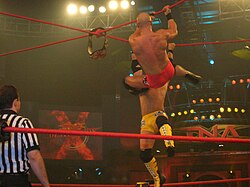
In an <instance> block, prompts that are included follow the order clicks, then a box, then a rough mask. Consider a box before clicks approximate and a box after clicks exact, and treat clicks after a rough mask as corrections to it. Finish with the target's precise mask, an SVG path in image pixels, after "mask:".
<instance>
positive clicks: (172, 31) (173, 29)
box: [160, 5, 178, 40]
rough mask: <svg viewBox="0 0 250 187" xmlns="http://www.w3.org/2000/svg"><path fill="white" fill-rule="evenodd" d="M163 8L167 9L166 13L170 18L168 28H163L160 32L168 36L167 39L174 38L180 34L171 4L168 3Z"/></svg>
mask: <svg viewBox="0 0 250 187" xmlns="http://www.w3.org/2000/svg"><path fill="white" fill-rule="evenodd" d="M163 10H164V11H165V12H164V14H165V16H166V17H167V19H168V29H161V30H160V32H161V34H163V35H165V36H166V37H167V40H168V39H173V38H174V37H176V36H177V35H178V30H177V24H176V22H175V21H174V19H173V18H172V15H171V10H170V9H169V6H168V5H167V6H165V7H164V8H163Z"/></svg>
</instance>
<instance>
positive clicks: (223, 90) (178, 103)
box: [165, 74, 250, 124]
mask: <svg viewBox="0 0 250 187" xmlns="http://www.w3.org/2000/svg"><path fill="white" fill-rule="evenodd" d="M249 77H250V74H245V75H236V76H230V77H228V78H226V79H224V80H223V82H213V81H203V82H201V83H200V84H199V85H196V86H194V85H192V84H190V83H188V82H187V83H182V86H181V89H180V90H169V91H168V92H167V95H166V96H167V98H168V99H167V100H168V104H167V103H166V107H165V110H166V111H168V112H169V113H170V114H171V113H175V118H173V120H176V121H175V123H197V122H202V123H209V122H211V123H214V122H232V121H237V122H241V123H248V124H249V122H250V117H249V116H250V115H249V114H250V111H249V109H250V101H249V97H250V95H249V89H250V83H249V82H246V80H247V79H249ZM232 80H236V81H237V82H238V83H237V84H235V85H232ZM240 80H244V82H243V83H240V82H239V81H240ZM172 84H173V85H177V84H180V83H179V82H175V83H172ZM201 98H202V99H204V101H203V103H201V102H200V99H201ZM208 98H212V102H208ZM215 98H220V100H219V101H215ZM193 100H196V102H195V103H193V102H192V101H193ZM220 107H224V108H228V107H229V108H232V113H231V112H225V114H224V111H222V112H221V111H220ZM233 108H238V109H239V112H238V111H237V112H233ZM191 109H194V111H195V113H193V114H191V112H190V110H191ZM240 109H245V112H244V113H241V112H240ZM225 110H226V109H225ZM184 111H186V115H184ZM179 112H181V113H182V114H181V115H180V116H179V117H178V116H177V113H179ZM188 113H189V114H188ZM220 113H223V114H222V118H216V119H214V120H210V119H209V118H208V116H210V115H211V114H213V115H218V114H220ZM187 114H188V115H187ZM178 115H179V114H178ZM203 115H204V116H206V120H200V118H199V120H198V121H197V120H194V119H193V117H194V116H199V117H200V116H203ZM237 116H241V117H240V118H239V117H237Z"/></svg>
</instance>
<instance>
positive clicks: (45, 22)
mask: <svg viewBox="0 0 250 187" xmlns="http://www.w3.org/2000/svg"><path fill="white" fill-rule="evenodd" d="M184 1H186V0H181V1H179V2H177V3H175V4H173V5H171V6H170V8H173V7H175V6H177V5H179V4H181V3H183V2H184ZM162 11H163V10H161V11H159V12H155V14H160V13H161V12H162ZM0 14H2V15H6V16H11V17H15V18H19V19H25V20H29V21H33V22H39V23H43V24H47V25H53V26H57V27H61V28H66V29H71V30H76V31H80V32H86V33H88V34H94V35H98V34H100V33H102V32H107V31H110V30H113V29H116V28H120V27H122V26H125V25H129V24H131V23H134V22H136V20H133V21H130V22H126V23H123V24H120V25H117V26H114V27H112V28H108V29H106V30H102V31H100V32H99V33H97V32H90V31H88V30H83V29H79V28H73V27H70V26H65V25H61V24H56V23H52V22H48V21H44V20H39V19H34V18H29V17H26V16H20V15H15V14H10V13H7V12H0ZM106 37H108V38H112V39H116V40H119V41H123V42H128V40H126V39H123V38H119V37H115V36H111V35H107V36H106ZM80 38H81V37H80ZM75 39H77V38H72V39H68V40H62V41H58V42H52V43H49V44H44V45H40V46H35V47H30V48H25V49H20V50H15V51H12V52H7V53H3V54H0V56H6V55H10V54H14V53H20V52H23V51H29V50H33V49H38V48H42V47H46V46H50V45H55V44H58V43H63V42H67V41H71V40H75Z"/></svg>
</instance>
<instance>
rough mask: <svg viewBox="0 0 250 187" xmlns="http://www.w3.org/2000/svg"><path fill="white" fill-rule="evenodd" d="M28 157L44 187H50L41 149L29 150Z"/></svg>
mask: <svg viewBox="0 0 250 187" xmlns="http://www.w3.org/2000/svg"><path fill="white" fill-rule="evenodd" d="M28 158H29V161H30V165H31V168H32V170H33V172H34V173H35V175H36V176H37V178H38V179H39V181H40V182H41V184H42V186H43V187H49V186H50V185H49V181H48V177H47V173H46V169H45V165H44V161H43V158H42V155H41V153H40V151H39V150H32V151H29V152H28Z"/></svg>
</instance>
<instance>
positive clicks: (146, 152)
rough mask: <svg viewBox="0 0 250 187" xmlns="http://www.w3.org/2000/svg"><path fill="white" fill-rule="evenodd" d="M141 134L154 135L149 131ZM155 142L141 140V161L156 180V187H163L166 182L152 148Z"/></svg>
mask: <svg viewBox="0 0 250 187" xmlns="http://www.w3.org/2000/svg"><path fill="white" fill-rule="evenodd" d="M141 134H153V133H151V132H147V131H141ZM154 143H155V140H153V139H140V149H141V152H140V159H141V160H142V161H143V162H144V165H145V166H146V168H147V170H148V171H149V173H150V174H151V176H152V177H153V179H154V187H161V186H162V184H163V183H164V182H165V178H164V177H163V176H161V175H160V173H159V168H158V164H157V161H156V159H155V157H154V156H153V155H152V148H153V146H154Z"/></svg>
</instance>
